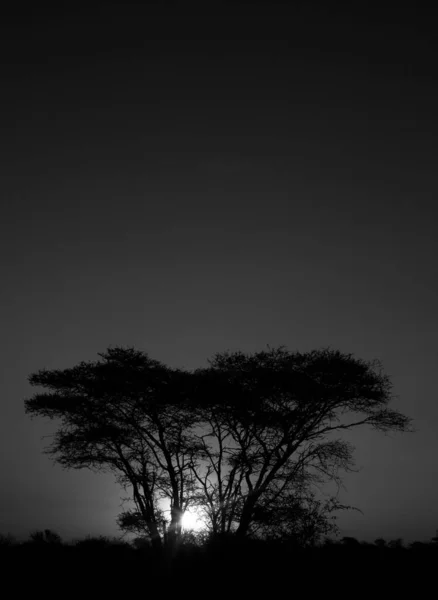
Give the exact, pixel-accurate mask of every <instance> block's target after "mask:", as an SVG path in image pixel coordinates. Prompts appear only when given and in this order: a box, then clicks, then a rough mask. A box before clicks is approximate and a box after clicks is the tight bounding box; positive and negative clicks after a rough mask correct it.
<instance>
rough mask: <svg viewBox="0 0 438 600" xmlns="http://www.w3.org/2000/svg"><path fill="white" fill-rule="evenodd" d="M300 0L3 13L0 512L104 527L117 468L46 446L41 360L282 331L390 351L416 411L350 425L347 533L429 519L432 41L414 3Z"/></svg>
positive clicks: (29, 524) (9, 519)
mask: <svg viewBox="0 0 438 600" xmlns="http://www.w3.org/2000/svg"><path fill="white" fill-rule="evenodd" d="M298 4H299V3H297V6H298ZM273 6H274V5H273ZM308 6H310V8H309V7H308V8H307V9H305V10H304V9H299V8H296V9H295V12H292V13H291V12H290V11H289V12H288V9H287V7H285V6H283V7H280V6H277V5H275V7H274V8H271V9H270V11H269V13H267V9H266V7H264V6H263V4H262V3H258V6H257V8H254V7H253V8H249V7H242V6H240V7H239V9H238V10H237V9H236V11H234V13H232V14H231V13H230V12H229V11H230V9H228V8H226V7H225V6H223V5H222V4H221V3H219V4H218V7H217V10H218V12H220V13H222V17H217V19H216V18H215V17H214V15H213V16H212V15H210V16H208V15H205V14H204V17H203V23H204V25H203V27H202V28H201V27H199V26H197V25H196V23H195V20H194V18H193V15H195V14H198V13H200V12H201V9H199V8H196V6H195V5H193V8H191V9H190V10H191V12H190V13H189V12H188V11H189V9H187V12H185V11H184V10H182V9H179V11H176V9H175V13H172V14H169V12H167V13H166V14H163V12H162V11H160V10H159V9H155V13H154V14H151V13H149V14H148V10H149V11H152V8H150V9H149V8H143V9H141V8H139V7H138V6H137V7H135V6H134V5H133V4H129V3H128V4H126V5H124V8H123V7H122V6H120V5H117V3H101V5H100V10H97V9H96V11H95V12H90V13H89V14H88V15H84V14H83V13H82V12H81V11H80V10H79V9H77V10H76V9H75V10H73V9H71V11H70V13H68V12H67V9H59V11H58V12H57V13H56V14H53V13H48V14H49V16H47V14H45V13H43V12H42V11H40V12H39V13H37V12H36V11H33V12H31V13H28V14H27V15H17V14H15V15H11V16H10V17H7V18H6V17H5V19H4V21H3V22H2V23H1V25H0V29H1V32H2V44H3V46H2V49H3V52H2V68H3V73H4V92H3V96H2V116H1V119H2V128H1V129H2V138H1V141H0V148H1V157H2V163H1V164H2V169H1V186H2V188H1V190H2V197H4V198H5V200H6V202H5V207H4V208H3V212H2V216H1V218H0V228H1V237H0V239H1V243H2V250H3V251H2V267H3V268H2V274H3V276H2V291H1V293H2V298H3V304H2V306H3V307H4V310H3V314H2V317H3V318H2V331H3V332H4V334H5V336H4V337H5V339H6V341H7V343H5V344H4V346H3V349H2V364H3V369H4V375H3V377H2V380H1V382H0V386H1V391H0V394H1V395H0V397H1V405H0V406H1V420H0V423H1V428H2V433H1V436H0V439H1V444H2V448H1V452H0V482H1V487H2V491H3V493H2V498H1V499H0V533H8V532H10V533H12V534H15V535H17V536H19V537H22V536H24V537H26V536H27V535H28V534H29V533H30V532H31V531H33V530H37V529H54V530H56V531H58V532H59V533H60V534H61V535H62V537H63V538H65V539H70V538H77V537H82V536H84V535H87V534H91V535H98V534H102V535H116V534H117V528H116V524H115V518H116V516H117V514H118V513H119V512H120V492H119V488H118V486H116V485H115V484H114V483H113V481H112V478H111V477H110V476H101V475H95V474H93V473H88V472H71V471H62V470H61V469H60V468H59V467H58V466H54V465H52V463H51V462H50V460H49V459H48V457H46V456H45V455H44V454H43V452H42V450H43V448H44V440H42V439H41V437H42V436H45V435H49V434H50V433H53V431H54V429H55V428H54V426H53V425H51V424H42V423H40V422H38V421H37V420H35V421H31V420H30V419H29V417H28V416H26V415H25V414H24V407H23V398H25V397H28V396H29V394H30V393H31V390H30V387H29V386H28V384H27V377H28V375H29V374H30V373H31V372H34V371H36V370H38V369H41V368H44V367H46V368H48V369H54V368H67V367H71V366H73V365H75V364H76V363H78V362H79V361H81V360H92V359H95V358H96V356H97V353H98V352H102V351H104V350H105V349H106V348H107V347H108V346H109V345H127V346H135V347H137V348H139V349H143V350H145V351H146V352H148V353H149V354H150V355H151V357H152V358H156V359H157V360H161V361H163V362H165V363H166V364H169V366H173V367H184V368H187V369H194V368H197V367H201V366H205V364H206V360H207V358H209V357H211V356H212V355H213V354H214V353H215V352H220V351H224V350H226V349H228V348H229V349H231V350H242V351H244V352H253V351H256V350H261V349H263V348H264V347H266V344H269V345H270V346H278V345H282V344H284V345H285V346H287V347H288V348H289V349H291V350H299V351H308V350H311V349H315V348H321V347H325V346H330V347H333V348H336V349H340V350H341V351H344V352H352V353H353V354H354V355H356V356H357V357H359V358H364V359H366V360H372V359H374V358H377V359H380V360H381V361H382V363H383V367H384V369H385V372H387V374H388V375H389V376H390V377H391V379H392V381H393V384H394V395H395V396H396V398H395V399H394V401H393V406H392V407H393V408H397V409H399V410H400V411H402V412H403V413H405V414H406V415H408V416H410V417H412V418H413V419H414V423H413V424H414V427H415V428H416V430H417V432H416V433H415V434H409V435H408V434H405V435H392V434H391V435H390V436H383V435H381V434H375V433H371V432H360V433H355V435H354V436H352V438H351V441H352V443H353V444H354V445H355V446H356V453H355V457H356V465H357V466H358V467H359V468H360V469H361V470H360V471H359V472H358V473H352V474H349V475H347V476H346V477H345V487H346V489H345V490H341V494H340V497H341V499H342V500H343V501H344V502H345V504H350V505H353V506H357V507H358V508H360V509H361V510H362V511H363V512H364V514H363V515H361V514H360V513H357V512H354V511H353V512H350V513H345V514H340V516H339V525H340V527H341V537H342V536H352V537H356V538H358V539H360V540H366V541H373V540H374V539H376V538H378V537H383V538H385V539H396V538H403V539H404V540H406V541H423V540H425V541H427V540H429V539H430V538H431V537H433V536H434V535H435V532H436V529H437V527H438V508H437V507H438V483H437V482H436V481H435V478H434V473H435V472H436V455H437V450H438V442H437V435H436V432H437V420H438V409H437V406H436V403H435V402H434V392H435V379H434V372H435V369H436V350H435V332H436V330H437V324H438V323H437V316H436V306H437V297H438V287H437V283H436V282H437V277H436V271H437V268H436V258H435V257H436V256H437V255H438V247H437V245H438V244H437V236H436V232H435V229H436V227H435V223H436V218H437V212H438V211H437V208H436V206H437V203H436V198H437V191H438V190H437V188H438V185H437V178H436V173H435V172H436V168H435V162H436V150H435V146H434V138H435V136H436V134H437V133H438V132H437V129H438V121H437V117H436V106H437V104H438V86H437V72H436V66H435V65H436V58H437V52H436V43H435V42H434V38H433V35H432V34H431V31H430V25H429V24H428V19H427V15H424V16H423V17H421V15H420V11H418V14H417V13H415V14H409V13H408V12H407V11H406V9H404V8H403V7H400V8H399V11H398V12H397V13H392V14H391V13H390V12H389V11H381V12H378V11H377V10H371V9H369V10H368V12H367V13H364V12H362V13H361V12H360V11H359V9H357V10H355V9H348V8H346V7H344V8H339V9H338V11H334V10H333V11H332V12H331V13H329V11H328V10H327V9H324V8H323V7H321V5H320V4H318V3H317V2H314V3H311V5H308ZM63 10H64V12H63ZM276 11H277V13H276ZM198 16H199V14H198ZM122 495H123V494H122Z"/></svg>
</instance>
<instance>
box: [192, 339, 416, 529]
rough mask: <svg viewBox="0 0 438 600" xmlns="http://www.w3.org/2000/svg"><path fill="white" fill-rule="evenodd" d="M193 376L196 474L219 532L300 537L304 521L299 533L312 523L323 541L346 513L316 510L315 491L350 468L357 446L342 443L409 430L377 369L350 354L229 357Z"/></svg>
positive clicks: (273, 352)
mask: <svg viewBox="0 0 438 600" xmlns="http://www.w3.org/2000/svg"><path fill="white" fill-rule="evenodd" d="M196 376H197V377H198V386H197V394H198V411H199V413H200V414H202V420H203V422H204V429H203V431H202V433H201V434H199V435H198V442H199V445H200V448H201V451H200V452H199V453H198V454H196V455H193V456H192V470H193V473H194V477H195V478H196V480H197V482H198V485H199V488H200V490H201V491H200V493H199V497H198V500H197V502H198V503H201V504H202V506H203V510H204V513H205V515H206V516H207V518H208V519H209V521H210V524H211V529H212V531H214V532H222V533H226V532H229V531H233V530H234V531H235V532H236V534H237V535H239V536H246V535H252V534H255V533H256V532H257V531H260V530H262V531H263V530H264V531H265V532H267V531H268V530H269V531H271V532H272V531H273V528H275V529H277V530H283V531H288V530H289V531H291V528H292V530H294V529H295V532H296V531H297V523H299V522H300V523H301V524H302V525H303V527H304V529H302V530H301V533H302V532H303V531H304V530H305V528H306V527H307V528H308V527H309V523H310V522H311V519H310V517H311V516H312V515H313V525H314V526H315V525H316V524H318V523H319V525H318V528H317V529H318V531H319V532H320V533H321V534H323V533H326V532H327V531H328V530H329V529H327V528H328V527H329V523H328V520H327V517H328V515H329V514H330V513H331V512H332V511H333V510H334V509H336V508H347V507H343V506H341V505H340V504H339V503H337V501H336V499H335V498H334V497H332V498H331V499H330V500H329V501H328V503H325V504H323V505H321V503H319V504H318V502H317V501H316V500H315V497H314V494H313V492H312V490H313V489H314V488H315V486H318V485H320V484H323V483H324V482H326V481H328V480H330V481H335V482H337V483H338V484H340V483H341V473H342V472H345V471H348V470H351V469H352V467H353V464H354V463H353V450H354V448H353V447H352V446H351V445H350V444H349V443H347V442H346V441H345V440H342V439H341V438H340V437H336V435H337V434H338V433H340V432H342V431H346V430H352V429H355V428H358V427H364V426H369V427H372V428H374V429H376V430H378V431H383V432H387V431H401V432H402V431H409V430H411V428H410V419H409V418H408V417H406V416H404V415H402V414H401V413H400V412H398V411H396V410H391V409H389V408H388V407H387V405H388V403H389V401H390V400H391V394H390V392H391V388H392V386H391V382H390V380H389V378H388V377H387V376H386V375H385V374H384V373H383V371H382V367H381V365H380V363H379V362H378V361H372V362H366V361H363V360H360V359H356V358H354V357H353V356H352V355H351V354H342V353H341V352H339V351H334V350H331V349H323V350H315V351H312V352H308V353H299V352H295V353H291V352H289V351H287V350H286V349H285V348H284V347H280V348H277V349H270V348H269V349H268V351H263V352H258V353H255V354H250V355H245V354H243V353H242V352H235V353H229V352H225V353H222V354H220V353H218V354H216V355H215V356H214V357H213V359H212V360H210V361H209V367H208V368H207V369H199V370H198V371H196ZM315 501H316V502H317V503H316V504H315ZM309 519H310V521H309ZM274 525H275V527H274ZM324 527H325V528H326V529H325V530H324Z"/></svg>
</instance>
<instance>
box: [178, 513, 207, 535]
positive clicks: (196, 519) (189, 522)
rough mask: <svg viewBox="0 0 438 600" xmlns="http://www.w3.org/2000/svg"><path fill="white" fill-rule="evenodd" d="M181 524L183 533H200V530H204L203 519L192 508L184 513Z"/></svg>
mask: <svg viewBox="0 0 438 600" xmlns="http://www.w3.org/2000/svg"><path fill="white" fill-rule="evenodd" d="M181 524H182V528H183V530H185V531H200V530H201V529H205V523H204V522H203V519H202V518H201V516H200V514H199V513H198V512H197V511H196V509H194V508H192V509H190V510H186V511H185V513H184V514H183V518H182V523H181Z"/></svg>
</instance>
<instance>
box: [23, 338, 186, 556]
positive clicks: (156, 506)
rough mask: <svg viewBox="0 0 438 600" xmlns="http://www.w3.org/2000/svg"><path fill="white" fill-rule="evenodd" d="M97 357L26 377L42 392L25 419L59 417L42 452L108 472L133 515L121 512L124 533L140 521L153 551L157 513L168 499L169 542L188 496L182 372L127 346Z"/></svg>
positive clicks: (157, 541) (159, 521) (158, 535)
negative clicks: (125, 491)
mask: <svg viewBox="0 0 438 600" xmlns="http://www.w3.org/2000/svg"><path fill="white" fill-rule="evenodd" d="M98 356H100V358H101V360H98V361H94V362H93V361H92V362H81V363H80V364H79V365H77V366H76V367H73V368H70V369H64V370H51V371H49V370H45V369H44V370H40V371H38V372H37V373H34V374H32V375H30V377H29V382H30V384H31V385H32V386H41V387H43V388H46V389H48V390H49V391H48V392H46V393H36V394H35V395H34V396H33V397H31V398H30V399H27V400H25V407H26V412H27V413H29V414H31V415H36V416H43V417H49V418H50V419H59V420H60V427H59V429H58V430H57V432H56V434H55V435H54V438H53V442H52V444H51V445H50V446H49V448H47V449H46V453H47V454H49V455H50V456H52V457H53V458H54V459H55V461H56V462H58V463H59V464H60V465H62V466H63V467H66V468H72V469H81V468H89V469H92V470H96V471H100V472H105V471H106V472H112V473H113V474H115V476H116V479H117V481H118V482H119V483H120V484H121V485H122V486H123V487H124V488H125V489H130V490H131V494H132V500H133V501H134V503H135V506H136V511H131V512H130V511H128V512H125V513H123V514H122V515H121V517H120V518H119V524H120V525H121V526H122V527H125V529H128V530H129V528H130V527H132V525H133V523H134V521H135V519H136V518H137V521H139V520H140V522H141V525H142V528H143V529H146V531H147V532H148V534H149V535H150V538H151V540H152V543H153V545H154V546H156V547H161V545H162V537H163V513H162V510H161V507H160V501H162V500H164V499H167V500H169V501H170V509H171V518H170V524H169V528H168V539H169V542H170V544H171V545H172V543H174V542H175V540H176V539H177V537H178V536H179V535H180V533H181V516H182V514H183V512H184V510H185V509H186V508H187V506H188V504H189V503H190V498H191V494H192V492H193V472H192V471H191V469H190V464H189V463H190V456H191V454H192V453H193V452H195V451H196V444H195V440H194V439H192V438H191V436H190V428H191V426H192V425H193V424H194V422H195V420H196V418H197V417H196V415H195V413H194V412H193V411H191V410H188V407H187V402H186V397H185V394H184V390H185V387H186V378H187V374H186V373H184V372H183V371H181V370H178V369H170V368H168V367H166V366H165V365H163V364H162V363H160V362H159V361H156V360H152V359H151V358H149V356H148V355H147V354H146V353H144V352H141V351H137V350H135V349H133V348H121V347H116V348H111V349H108V350H107V351H106V352H104V353H102V354H99V355H98Z"/></svg>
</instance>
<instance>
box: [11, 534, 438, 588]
mask: <svg viewBox="0 0 438 600" xmlns="http://www.w3.org/2000/svg"><path fill="white" fill-rule="evenodd" d="M0 554H1V556H0V558H1V563H0V569H1V578H2V588H0V593H1V595H2V596H3V597H5V598H7V597H12V596H16V595H19V594H20V593H21V592H24V591H25V592H30V593H32V594H43V597H44V598H52V597H53V598H55V597H56V598H57V597H61V596H62V597H70V596H71V597H77V596H78V595H80V596H81V597H83V598H87V597H104V598H105V597H111V598H112V597H114V598H116V597H120V598H125V597H126V595H128V596H129V597H131V598H132V597H133V595H135V597H142V598H145V597H152V596H154V597H156V595H157V594H159V596H160V597H164V598H166V597H167V596H168V595H170V594H172V593H174V592H179V593H180V594H183V596H184V597H186V596H193V597H198V598H210V597H211V598H234V597H236V598H238V597H239V598H240V597H247V596H248V595H251V596H253V597H256V598H263V597H269V598H271V597H272V594H275V597H280V598H291V599H292V598H298V597H300V598H303V597H306V598H314V597H315V598H316V597H328V598H331V597H335V598H349V597H352V596H357V597H366V596H368V597H372V598H380V597H382V598H383V597H390V596H394V594H403V595H406V594H416V595H418V594H421V595H423V594H425V593H426V590H427V589H428V588H429V587H430V586H432V587H431V590H434V589H435V585H434V580H435V576H436V572H437V567H438V544H434V543H430V544H420V543H416V544H414V545H411V547H409V548H404V547H401V546H399V547H389V548H388V547H384V546H380V547H379V546H377V545H375V544H359V543H358V542H356V543H337V544H328V545H324V546H321V547H316V548H307V549H298V548H294V547H293V546H292V545H290V544H286V543H283V544H279V543H276V544H274V543H267V542H259V543H249V542H237V541H236V540H235V539H232V540H221V541H216V542H214V543H210V544H209V545H204V546H202V547H201V546H196V545H193V544H185V545H182V546H181V547H180V548H179V549H178V551H177V552H176V553H174V554H173V555H172V556H171V555H169V554H166V553H163V554H162V555H161V556H159V555H157V554H156V553H154V552H152V551H151V550H150V549H148V548H143V549H135V548H133V547H132V546H131V545H129V544H127V543H114V542H110V541H108V540H105V539H100V540H99V539H98V540H88V541H85V542H82V543H79V544H77V545H73V544H72V545H68V544H63V543H52V544H50V543H44V542H40V543H35V542H28V543H23V544H2V545H0Z"/></svg>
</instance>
